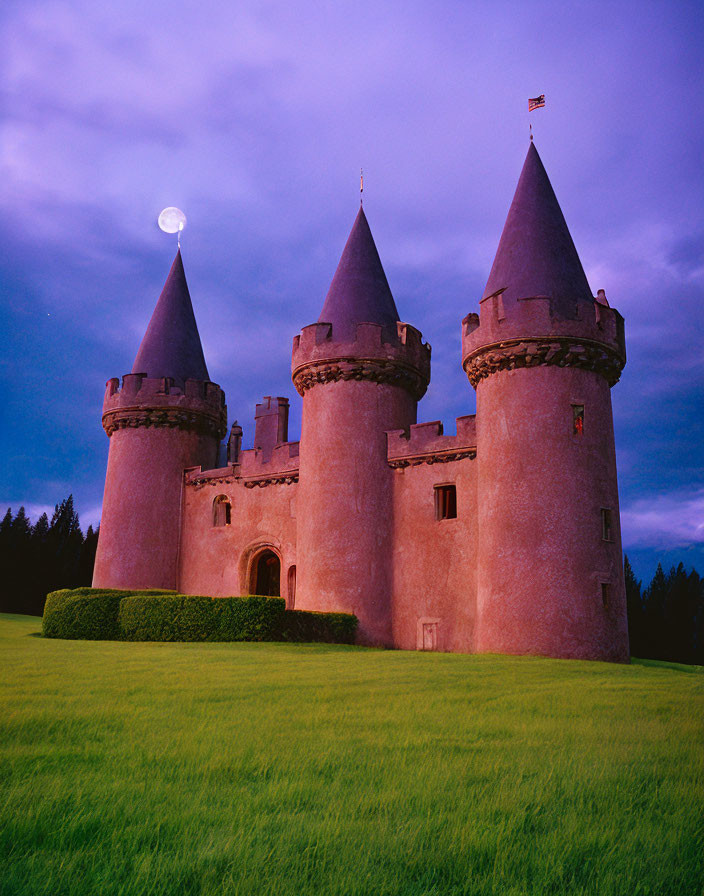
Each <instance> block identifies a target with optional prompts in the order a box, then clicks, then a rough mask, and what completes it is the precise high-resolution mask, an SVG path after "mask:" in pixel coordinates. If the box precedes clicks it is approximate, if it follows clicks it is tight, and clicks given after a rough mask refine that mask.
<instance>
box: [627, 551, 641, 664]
mask: <svg viewBox="0 0 704 896" xmlns="http://www.w3.org/2000/svg"><path fill="white" fill-rule="evenodd" d="M623 574H624V578H625V580H626V607H627V612H628V640H629V642H630V647H631V656H639V657H642V656H643V647H644V644H643V630H644V625H643V622H644V620H643V585H642V583H641V582H640V581H639V580H638V579H636V577H635V573H634V572H633V568H632V567H631V564H630V563H629V561H628V556H627V555H624V558H623Z"/></svg>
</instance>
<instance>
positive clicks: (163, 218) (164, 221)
mask: <svg viewBox="0 0 704 896" xmlns="http://www.w3.org/2000/svg"><path fill="white" fill-rule="evenodd" d="M185 226H186V216H185V215H184V213H183V212H182V211H181V209H180V208H176V207H175V206H173V205H170V206H169V207H168V208H165V209H164V210H163V212H162V213H161V214H160V215H159V227H160V228H161V229H162V230H163V231H164V233H177V234H178V237H177V242H178V247H179V249H180V248H181V231H182V230H183V228H184V227H185Z"/></svg>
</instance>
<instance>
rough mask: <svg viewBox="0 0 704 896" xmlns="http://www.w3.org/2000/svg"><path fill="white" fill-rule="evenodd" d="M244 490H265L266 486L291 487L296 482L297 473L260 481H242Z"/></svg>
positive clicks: (273, 476)
mask: <svg viewBox="0 0 704 896" xmlns="http://www.w3.org/2000/svg"><path fill="white" fill-rule="evenodd" d="M242 482H243V484H244V487H245V488H266V486H267V485H293V484H294V483H295V482H298V471H297V470H296V471H290V472H288V473H279V474H276V475H272V476H266V477H264V478H262V479H243V480H242Z"/></svg>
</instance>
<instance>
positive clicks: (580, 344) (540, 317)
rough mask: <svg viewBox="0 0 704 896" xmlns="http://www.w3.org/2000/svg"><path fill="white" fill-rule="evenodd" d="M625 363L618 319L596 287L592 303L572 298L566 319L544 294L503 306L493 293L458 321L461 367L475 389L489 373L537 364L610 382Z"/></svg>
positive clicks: (621, 330) (623, 342) (624, 345)
mask: <svg viewBox="0 0 704 896" xmlns="http://www.w3.org/2000/svg"><path fill="white" fill-rule="evenodd" d="M625 363H626V343H625V334H624V324H623V318H622V317H621V315H620V314H619V313H618V311H616V309H615V308H610V307H609V306H608V304H606V299H605V297H603V293H601V292H600V295H599V301H596V300H595V301H594V303H593V304H592V305H590V304H588V303H587V302H577V303H576V307H575V315H574V317H573V318H569V319H566V318H565V317H564V316H562V315H561V314H558V313H555V309H554V308H553V302H552V300H551V299H550V298H549V297H547V296H535V297H531V298H524V299H519V300H518V301H517V302H514V303H511V304H510V305H507V307H506V308H504V302H503V299H502V296H501V293H500V292H499V293H495V294H494V295H491V296H487V297H486V298H485V299H483V300H482V301H481V303H480V313H479V314H468V315H467V317H465V319H464V320H463V321H462V366H463V367H464V370H465V372H466V373H467V376H468V378H469V381H470V383H471V384H472V386H474V388H475V389H476V387H477V385H478V384H479V382H480V381H481V380H482V379H484V378H485V377H488V376H490V375H491V374H492V373H496V372H498V371H501V370H515V369H517V368H522V367H537V366H541V365H548V366H550V365H554V366H558V367H577V368H580V369H582V370H593V371H595V372H596V373H599V374H600V375H601V376H603V377H604V378H605V379H606V380H607V381H608V383H609V385H610V386H613V385H614V384H615V383H617V382H618V380H619V378H620V376H621V371H622V370H623V367H624V365H625Z"/></svg>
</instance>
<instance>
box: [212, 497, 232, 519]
mask: <svg viewBox="0 0 704 896" xmlns="http://www.w3.org/2000/svg"><path fill="white" fill-rule="evenodd" d="M231 513H232V509H231V507H230V499H229V498H228V497H227V495H218V496H217V498H216V499H215V500H214V501H213V526H229V525H230V520H231Z"/></svg>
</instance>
